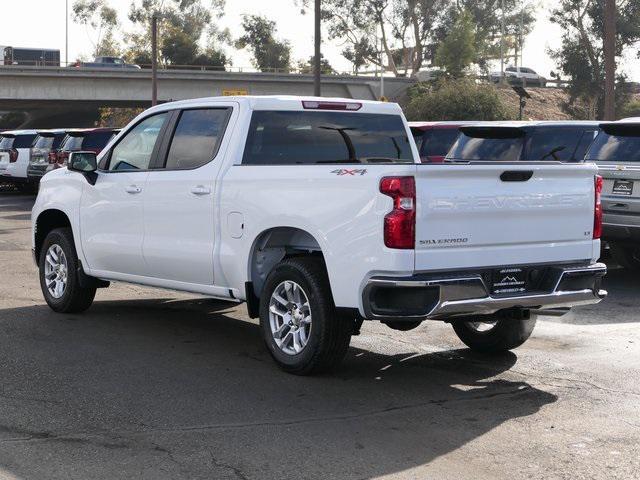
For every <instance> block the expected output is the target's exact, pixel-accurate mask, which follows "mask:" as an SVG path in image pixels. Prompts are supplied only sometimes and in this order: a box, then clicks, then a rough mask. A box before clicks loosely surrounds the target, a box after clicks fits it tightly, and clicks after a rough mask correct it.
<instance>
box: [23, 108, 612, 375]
mask: <svg viewBox="0 0 640 480" xmlns="http://www.w3.org/2000/svg"><path fill="white" fill-rule="evenodd" d="M601 185H602V183H601V180H600V179H599V177H597V175H596V167H595V166H594V165H591V164H572V165H569V164H562V163H559V162H548V161H547V162H521V161H519V162H513V163H509V162H496V163H492V162H469V163H465V164H420V158H419V155H418V152H417V150H416V147H415V144H414V142H413V139H412V135H411V131H410V129H409V126H408V124H407V122H406V120H405V118H404V116H403V114H402V111H401V110H400V108H399V107H398V105H396V104H391V103H379V102H368V101H359V100H358V101H355V100H345V99H326V98H299V97H224V98H209V99H197V100H188V101H181V102H175V103H167V104H164V105H161V106H157V107H154V108H151V109H150V110H147V111H146V112H144V113H142V114H141V115H140V116H138V117H137V118H136V119H135V120H133V121H132V123H131V124H129V125H128V126H127V127H126V128H125V129H123V131H122V132H121V133H120V134H119V135H118V136H117V137H116V138H115V139H113V140H112V141H111V142H110V143H109V144H108V145H107V147H106V148H105V149H104V150H103V152H102V153H101V154H100V155H98V156H97V157H96V155H95V153H92V152H73V153H72V154H71V157H70V159H69V162H68V168H62V169H59V170H56V171H54V172H51V173H49V174H48V175H46V176H45V177H44V178H43V179H42V183H41V186H40V191H39V193H38V197H37V200H36V203H35V205H34V207H33V212H32V222H33V250H34V256H35V260H36V262H37V263H38V266H39V272H40V283H41V287H42V291H43V294H44V297H45V299H46V302H47V303H48V304H49V305H50V307H51V308H52V309H53V310H55V311H57V312H80V311H83V310H85V309H87V308H89V306H90V305H91V303H92V301H93V299H94V295H95V293H96V288H99V287H105V286H108V282H110V281H123V282H133V283H137V284H143V285H149V286H156V287H163V288H170V289H175V290H181V291H187V292H195V293H199V294H204V295H207V296H210V297H215V298H220V299H226V300H231V301H235V302H246V303H247V308H248V312H249V314H250V316H252V317H259V319H260V324H261V328H262V332H263V336H264V341H265V343H266V345H267V348H268V349H269V351H270V353H271V355H272V356H273V358H274V359H275V361H276V362H277V363H278V364H279V365H280V366H281V367H282V368H283V369H285V370H287V371H290V372H293V373H298V374H307V373H312V372H317V371H321V370H326V369H328V368H331V367H334V366H336V365H337V364H338V363H339V362H340V361H341V359H342V358H343V356H344V355H345V353H346V351H347V348H348V345H349V341H350V338H351V336H352V335H353V334H354V333H357V332H358V331H359V328H360V326H361V324H362V321H363V320H364V319H367V320H378V321H381V322H383V323H385V324H386V325H388V326H389V327H391V328H394V329H397V330H407V329H410V328H414V327H415V326H417V325H419V324H420V322H422V321H424V320H440V321H445V322H449V323H451V324H452V326H453V328H454V330H455V332H456V333H457V335H458V336H459V337H460V339H461V340H462V341H463V342H464V343H465V344H467V345H468V346H469V347H470V348H472V349H476V350H479V351H484V352H496V351H504V350H508V349H512V348H515V347H517V346H519V345H520V344H522V343H523V342H524V341H525V340H526V339H527V338H528V337H529V335H530V334H531V332H532V330H533V327H534V325H535V321H536V315H538V314H540V313H543V314H544V313H547V314H559V313H563V312H565V311H566V310H567V309H568V308H569V307H571V306H574V305H583V304H591V303H597V302H599V301H600V300H601V299H602V298H603V297H604V296H605V295H606V292H604V291H603V290H600V279H601V277H602V276H603V275H604V274H605V271H606V268H605V266H604V265H602V264H600V263H597V259H598V257H599V252H600V240H599V236H600V230H601V206H600V200H599V199H600V189H601Z"/></svg>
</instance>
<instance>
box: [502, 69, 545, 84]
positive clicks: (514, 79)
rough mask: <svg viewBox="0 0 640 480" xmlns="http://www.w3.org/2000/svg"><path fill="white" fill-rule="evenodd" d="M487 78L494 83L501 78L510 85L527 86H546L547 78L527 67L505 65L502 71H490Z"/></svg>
mask: <svg viewBox="0 0 640 480" xmlns="http://www.w3.org/2000/svg"><path fill="white" fill-rule="evenodd" d="M489 78H490V80H491V81H492V82H494V83H499V82H500V81H501V80H502V79H503V78H504V79H506V81H507V82H509V83H510V84H512V85H522V86H525V87H526V86H529V87H546V86H547V79H546V78H545V77H543V76H542V75H540V74H538V73H536V71H535V70H533V69H531V68H528V67H513V66H511V67H507V68H505V70H504V75H503V74H502V72H491V73H490V74H489Z"/></svg>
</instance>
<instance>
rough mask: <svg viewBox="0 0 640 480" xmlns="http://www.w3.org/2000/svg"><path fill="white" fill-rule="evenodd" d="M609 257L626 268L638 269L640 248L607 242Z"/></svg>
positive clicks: (639, 265)
mask: <svg viewBox="0 0 640 480" xmlns="http://www.w3.org/2000/svg"><path fill="white" fill-rule="evenodd" d="M609 250H610V251H611V257H612V258H613V260H614V261H615V262H616V263H617V264H618V265H620V266H621V267H622V268H625V269H627V270H640V248H639V247H634V246H631V245H624V244H620V243H615V242H609Z"/></svg>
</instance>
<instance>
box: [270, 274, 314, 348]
mask: <svg viewBox="0 0 640 480" xmlns="http://www.w3.org/2000/svg"><path fill="white" fill-rule="evenodd" d="M269 324H270V326H271V335H273V340H274V341H275V343H276V345H277V346H278V348H279V349H280V350H282V351H283V352H284V353H286V354H287V355H297V354H298V353H300V352H302V350H304V348H305V347H306V346H307V343H308V342H309V335H310V334H311V308H310V306H309V299H308V298H307V294H306V293H305V292H304V290H303V289H302V287H301V286H300V285H298V284H297V283H296V282H292V281H291V280H285V281H284V282H282V283H280V284H279V285H278V286H277V287H276V288H275V289H274V290H273V293H272V294H271V299H270V300H269Z"/></svg>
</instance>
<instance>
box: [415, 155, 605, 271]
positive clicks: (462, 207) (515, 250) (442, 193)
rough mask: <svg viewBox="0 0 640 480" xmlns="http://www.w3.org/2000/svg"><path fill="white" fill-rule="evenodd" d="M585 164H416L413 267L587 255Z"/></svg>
mask: <svg viewBox="0 0 640 480" xmlns="http://www.w3.org/2000/svg"><path fill="white" fill-rule="evenodd" d="M596 173H597V169H596V167H595V165H592V164H571V165H567V164H557V163H551V162H546V163H545V162H537V163H517V164H516V163H509V164H507V163H501V164H498V163H490V164H489V163H485V164H481V163H471V164H464V165H441V166H437V165H420V166H418V168H417V173H416V195H417V197H416V201H417V218H416V256H415V269H416V270H417V271H430V270H448V269H463V268H465V269H466V268H473V267H488V266H503V265H523V264H542V263H550V262H554V263H559V262H571V261H578V260H586V259H594V257H597V256H598V253H596V252H595V250H597V249H598V248H599V246H598V242H595V243H594V242H593V239H592V237H593V234H592V230H593V222H594V198H595V187H594V176H595V175H596Z"/></svg>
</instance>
